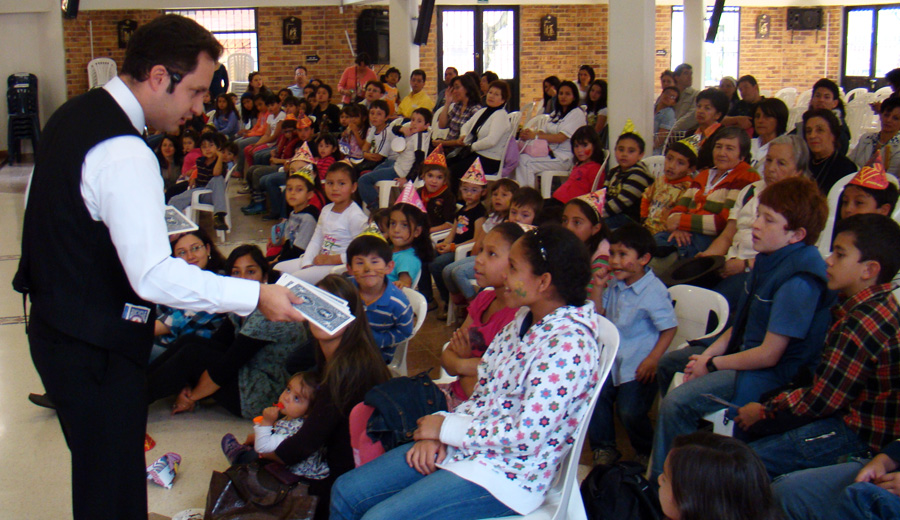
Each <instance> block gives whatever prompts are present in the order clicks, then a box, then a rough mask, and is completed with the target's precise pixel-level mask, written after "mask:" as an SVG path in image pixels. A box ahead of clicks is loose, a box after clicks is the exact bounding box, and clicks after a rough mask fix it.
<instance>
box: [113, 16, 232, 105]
mask: <svg viewBox="0 0 900 520" xmlns="http://www.w3.org/2000/svg"><path fill="white" fill-rule="evenodd" d="M200 53H205V54H206V55H207V56H209V58H210V59H212V60H213V61H214V62H217V61H219V56H221V54H222V45H221V44H220V43H219V42H218V40H216V38H215V37H214V36H213V35H212V33H210V32H209V31H207V30H206V29H204V28H203V27H202V26H201V25H200V24H198V23H197V22H195V21H194V20H191V19H190V18H185V17H184V16H179V15H177V14H165V15H162V16H159V17H157V18H155V19H153V20H152V21H150V22H149V23H147V24H144V25H142V26H140V27H138V29H137V31H135V32H134V34H133V35H132V36H131V40H130V41H129V42H128V48H127V49H126V50H125V61H124V62H123V63H122V73H123V74H127V75H129V76H131V77H132V78H134V79H135V80H136V81H145V80H147V78H149V77H150V70H151V69H152V68H153V67H155V66H156V65H162V66H163V67H165V68H166V70H167V71H168V72H169V74H170V75H171V79H172V85H174V84H176V83H178V82H179V81H181V78H183V77H184V76H186V75H187V74H190V73H191V72H193V71H194V70H195V69H196V68H197V63H198V59H199V57H200ZM172 90H174V88H173V89H172Z"/></svg>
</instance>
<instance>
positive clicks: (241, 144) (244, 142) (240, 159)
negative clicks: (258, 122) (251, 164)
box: [234, 135, 262, 172]
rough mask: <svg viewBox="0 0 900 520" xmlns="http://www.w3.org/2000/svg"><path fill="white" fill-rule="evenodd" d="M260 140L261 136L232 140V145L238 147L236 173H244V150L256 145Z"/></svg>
mask: <svg viewBox="0 0 900 520" xmlns="http://www.w3.org/2000/svg"><path fill="white" fill-rule="evenodd" d="M260 139H262V136H261V135H258V136H256V137H241V138H238V139H235V140H234V144H236V145H237V147H238V154H237V171H239V172H243V171H244V148H246V147H248V146H250V145H253V144H256V141H259V140H260Z"/></svg>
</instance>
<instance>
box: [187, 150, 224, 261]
mask: <svg viewBox="0 0 900 520" xmlns="http://www.w3.org/2000/svg"><path fill="white" fill-rule="evenodd" d="M236 168H237V164H235V165H234V166H232V167H231V168H229V169H228V173H226V174H225V191H226V196H225V224H227V225H228V230H227V231H223V230H221V229H217V230H216V237H218V239H219V243H220V244H221V243H222V242H225V236H226V233H229V232H231V202H229V200H228V196H227V191H228V181H229V180H231V174H232V173H234V170H235V169H236ZM207 193H209V194H211V193H212V190H211V189H209V188H197V189H195V190H194V191H192V192H191V205H190V206H188V208H187V211H186V212H185V213H186V214H187V216H188V218H189V219H191V220H192V221H194V222H197V217H198V215H197V213H198V212H200V211H206V212H209V213H214V212H215V208H214V207H213V205H212V204H207V203H204V202H200V196H201V195H206V194H207Z"/></svg>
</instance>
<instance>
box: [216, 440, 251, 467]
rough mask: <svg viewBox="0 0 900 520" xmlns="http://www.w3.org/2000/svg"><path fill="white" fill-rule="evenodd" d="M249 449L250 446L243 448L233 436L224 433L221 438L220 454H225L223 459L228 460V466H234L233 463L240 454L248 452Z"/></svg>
mask: <svg viewBox="0 0 900 520" xmlns="http://www.w3.org/2000/svg"><path fill="white" fill-rule="evenodd" d="M250 449H251V448H250V446H245V445H243V444H241V443H240V442H238V440H237V439H236V438H235V437H234V435H233V434H230V433H226V434H225V436H224V437H222V453H224V454H225V458H226V459H228V463H229V464H234V461H236V460H237V458H238V457H240V456H241V454H242V453H244V452H246V451H250Z"/></svg>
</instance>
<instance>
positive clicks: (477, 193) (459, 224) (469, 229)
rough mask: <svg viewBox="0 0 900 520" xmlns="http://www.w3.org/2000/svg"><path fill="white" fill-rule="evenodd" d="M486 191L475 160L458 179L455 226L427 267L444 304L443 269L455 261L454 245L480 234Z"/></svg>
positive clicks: (445, 291) (446, 298)
mask: <svg viewBox="0 0 900 520" xmlns="http://www.w3.org/2000/svg"><path fill="white" fill-rule="evenodd" d="M486 188H487V179H485V177H484V170H483V169H482V167H481V161H480V160H478V159H475V162H473V163H472V166H470V167H469V169H468V170H467V171H466V174H465V175H463V177H462V179H461V180H460V189H459V191H460V194H461V195H462V200H463V207H462V208H460V209H459V210H458V211H457V212H456V218H455V219H454V222H455V224H454V226H453V227H451V228H450V234H449V235H448V236H447V238H445V239H444V240H442V241H441V242H440V243H439V244H438V245H437V247H436V249H437V252H438V254H439V256H438V257H437V258H435V259H434V261H433V262H432V263H431V265H430V270H431V276H432V278H433V279H434V282H435V285H437V288H438V293H439V294H440V295H441V298H442V299H443V301H444V304H445V305H446V304H447V301H448V300H449V298H450V293H449V290H448V289H447V286H446V285H445V284H444V278H443V276H442V273H443V271H444V268H445V267H447V266H448V265H450V264H452V263H453V261H454V260H455V254H454V251H456V248H457V246H460V245H462V244H467V243H469V242H474V241H475V235H476V233H477V234H479V235H480V234H481V228H482V226H483V225H484V220H485V218H486V217H487V211H486V210H485V208H484V205H482V203H481V202H482V199H483V198H484V194H485V190H486ZM427 292H428V291H427V290H426V293H427ZM425 297H426V298H427V299H432V298H431V297H432V295H431V294H425ZM441 314H443V312H442V313H441Z"/></svg>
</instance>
